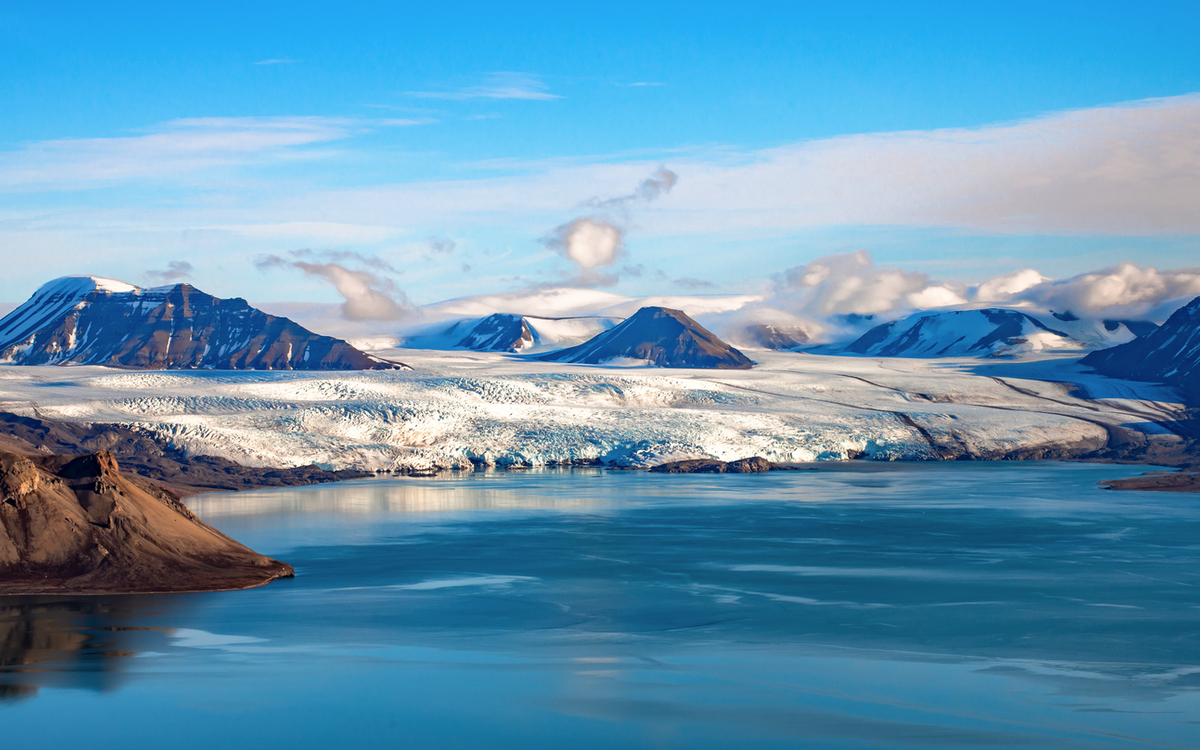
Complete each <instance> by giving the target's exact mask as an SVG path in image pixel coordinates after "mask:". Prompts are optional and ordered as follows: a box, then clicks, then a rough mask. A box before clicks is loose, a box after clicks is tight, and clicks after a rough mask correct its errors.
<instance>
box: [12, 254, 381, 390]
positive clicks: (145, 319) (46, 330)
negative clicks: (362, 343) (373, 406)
mask: <svg viewBox="0 0 1200 750" xmlns="http://www.w3.org/2000/svg"><path fill="white" fill-rule="evenodd" d="M0 361H2V362H10V363H13V364H21V365H41V364H73V365H85V364H86V365H93V364H99V365H109V366H115V367H129V368H138V369H217V370H248V369H253V370H380V369H398V368H403V367H404V365H400V364H398V363H394V362H388V361H386V360H383V359H380V358H378V357H372V356H371V355H369V354H365V353H363V352H360V351H358V350H357V349H355V348H354V347H352V346H350V345H349V344H347V343H346V342H345V341H342V340H340V339H335V338H330V337H328V336H319V335H317V334H315V333H312V332H311V331H308V330H306V329H304V328H302V327H300V326H299V325H297V324H296V323H293V322H292V321H290V320H288V319H287V318H278V317H275V316H273V315H268V314H266V313H264V312H262V311H260V310H257V309H255V308H253V307H251V306H250V305H249V304H247V303H246V301H245V300H243V299H218V298H216V297H213V296H212V295H209V294H205V293H204V292H201V291H199V290H198V289H196V288H194V287H192V286H191V285H189V284H176V285H174V286H164V287H156V288H153V289H139V288H137V287H135V286H132V285H130V284H124V283H121V282H117V281H112V280H110V279H100V278H97V277H92V276H68V277H64V278H61V279H56V280H55V281H52V282H50V283H48V284H46V285H45V286H43V287H42V288H41V289H39V290H38V291H37V292H35V293H34V295H33V297H31V298H30V299H29V301H28V302H26V303H25V304H23V305H21V306H20V307H18V308H17V309H15V310H13V311H12V312H11V313H9V314H8V315H6V316H5V317H4V318H3V319H2V320H0Z"/></svg>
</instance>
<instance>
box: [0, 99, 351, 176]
mask: <svg viewBox="0 0 1200 750" xmlns="http://www.w3.org/2000/svg"><path fill="white" fill-rule="evenodd" d="M356 127H357V124H356V123H355V122H354V121H352V120H348V119H343V118H330V117H205V118H189V119H181V120H172V121H171V122H167V123H164V124H163V125H160V126H158V127H156V128H153V129H151V130H150V132H146V133H142V134H138V135H131V136H122V137H116V138H65V139H60V140H52V141H39V142H37V143H33V144H30V145H29V146H27V147H25V148H24V149H21V150H18V151H9V152H5V153H0V189H2V188H9V189H14V188H15V189H21V188H39V187H40V188H51V189H53V188H56V187H58V188H64V187H65V188H69V187H76V186H84V185H86V184H88V183H96V182H106V181H114V180H126V179H156V178H161V177H166V176H170V175H177V174H182V173H188V172H194V171H197V170H201V169H206V168H211V167H218V166H224V165H230V164H245V163H251V162H257V161H265V160H269V159H272V158H282V157H285V156H289V155H293V154H294V152H295V150H296V149H299V148H302V147H305V146H311V145H314V144H320V143H327V142H330V141H336V140H339V139H342V138H346V137H347V136H349V135H350V134H351V133H352V132H353V131H354V130H355V128H356Z"/></svg>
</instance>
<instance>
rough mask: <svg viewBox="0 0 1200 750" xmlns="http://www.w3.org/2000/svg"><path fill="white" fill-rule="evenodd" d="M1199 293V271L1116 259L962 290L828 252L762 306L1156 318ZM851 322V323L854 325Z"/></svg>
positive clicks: (782, 279)
mask: <svg viewBox="0 0 1200 750" xmlns="http://www.w3.org/2000/svg"><path fill="white" fill-rule="evenodd" d="M1195 296H1200V269H1195V268H1185V269H1178V270H1168V271H1160V270H1159V269H1157V268H1154V267H1150V266H1138V265H1136V264H1134V263H1121V264H1118V265H1116V266H1112V267H1111V268H1106V269H1103V270H1100V271H1095V272H1091V273H1085V274H1081V275H1079V276H1075V277H1072V278H1069V279H1048V278H1046V277H1045V276H1043V275H1042V274H1041V273H1039V272H1038V271H1036V270H1034V269H1031V268H1025V269H1021V270H1018V271H1013V272H1011V273H1007V274H1004V275H1001V276H996V277H994V278H991V279H987V280H985V281H983V282H982V283H980V284H978V285H976V286H973V287H967V286H964V285H960V284H956V283H952V282H946V281H938V280H933V279H930V278H929V277H928V276H927V275H926V274H923V273H919V272H915V271H905V270H902V269H899V268H881V267H879V266H876V265H875V263H874V261H873V260H872V258H871V255H870V253H868V252H867V251H865V250H859V251H858V252H855V253H845V254H840V255H830V256H826V257H823V258H817V259H815V260H813V261H811V262H809V263H808V264H806V265H803V266H796V267H794V268H790V269H788V270H787V271H785V272H784V273H782V274H779V275H778V276H777V277H776V279H775V288H774V293H773V294H772V296H771V298H770V300H769V303H770V304H771V305H773V306H776V307H779V308H782V309H786V310H789V311H790V312H792V313H795V314H799V315H802V316H807V318H808V319H810V320H821V321H824V322H825V323H826V324H828V325H829V326H830V329H829V330H833V331H835V332H836V330H837V329H839V328H843V327H845V326H844V325H843V324H842V323H840V322H839V319H841V320H842V321H845V319H847V318H851V317H852V318H861V317H864V316H872V319H874V320H880V319H884V320H886V319H891V318H896V317H899V316H901V315H905V314H907V313H910V312H913V311H916V310H930V309H935V308H955V307H963V308H980V307H988V306H995V307H1019V308H1024V309H1032V310H1042V311H1051V310H1052V311H1056V312H1060V313H1066V312H1070V313H1072V314H1074V315H1076V316H1079V317H1083V318H1092V319H1105V318H1117V319H1135V320H1137V319H1141V320H1162V319H1164V318H1166V317H1167V316H1168V315H1169V314H1170V313H1171V312H1173V311H1174V310H1175V309H1176V308H1177V307H1178V306H1179V305H1180V304H1181V303H1182V301H1186V300H1189V299H1191V298H1192V297H1195ZM856 325H857V324H856Z"/></svg>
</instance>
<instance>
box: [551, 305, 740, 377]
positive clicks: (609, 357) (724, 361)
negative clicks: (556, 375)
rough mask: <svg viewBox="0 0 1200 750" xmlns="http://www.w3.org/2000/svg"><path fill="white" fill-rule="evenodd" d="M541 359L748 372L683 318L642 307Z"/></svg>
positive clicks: (728, 349)
mask: <svg viewBox="0 0 1200 750" xmlns="http://www.w3.org/2000/svg"><path fill="white" fill-rule="evenodd" d="M541 359H543V360H546V361H553V362H578V363H582V364H604V363H606V362H612V361H614V360H643V361H645V362H647V363H649V364H652V365H656V366H658V367H688V368H718V369H737V370H745V369H749V368H751V367H753V366H754V363H753V362H751V361H750V359H749V358H748V357H746V355H744V354H742V353H741V352H739V351H738V350H737V349H734V348H733V347H732V346H730V345H729V344H726V343H725V342H724V341H722V340H721V339H719V338H717V337H716V336H715V335H714V334H713V333H712V332H711V331H709V330H707V329H706V328H704V326H702V325H700V324H699V323H697V322H696V321H694V320H692V318H691V317H689V316H688V315H687V313H685V312H683V311H682V310H674V309H672V308H669V307H643V308H641V309H640V310H638V311H637V312H636V313H634V314H633V315H631V316H630V317H629V318H627V319H626V320H625V322H623V323H621V324H620V325H618V326H616V327H615V328H613V329H611V330H609V331H605V332H604V333H602V334H600V335H598V336H596V337H594V338H592V339H590V340H589V341H586V342H584V343H583V344H580V345H579V346H573V347H571V348H569V349H562V350H560V351H557V352H551V353H550V354H546V355H543V356H542V357H541Z"/></svg>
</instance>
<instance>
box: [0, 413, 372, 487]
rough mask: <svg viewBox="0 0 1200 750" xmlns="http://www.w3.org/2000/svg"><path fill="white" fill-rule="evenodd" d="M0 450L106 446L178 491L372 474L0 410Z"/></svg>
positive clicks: (129, 466)
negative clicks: (252, 458) (263, 462)
mask: <svg viewBox="0 0 1200 750" xmlns="http://www.w3.org/2000/svg"><path fill="white" fill-rule="evenodd" d="M0 451H8V452H13V453H22V454H26V455H30V456H40V455H48V454H77V453H92V452H96V451H108V452H110V453H112V454H113V455H114V456H115V457H116V459H117V460H118V461H120V462H121V465H122V466H124V467H125V468H126V469H127V470H130V471H132V472H134V473H136V474H138V475H139V476H142V477H145V478H147V479H150V480H152V481H154V482H157V483H159V484H163V485H166V486H167V487H169V488H170V489H171V491H172V492H174V493H175V494H177V495H182V496H187V495H194V494H196V493H199V492H214V491H215V492H222V491H233V490H253V489H259V488H263V487H293V486H297V485H304V484H317V483H320V482H336V481H342V480H346V479H359V478H362V477H367V476H371V475H370V474H368V473H366V472H361V471H347V470H341V471H329V470H326V469H322V468H320V467H317V466H299V467H295V468H290V469H278V468H262V467H255V466H242V465H241V464H237V463H234V462H233V461H230V460H228V459H225V458H220V457H217V456H189V455H188V454H186V453H185V452H184V451H182V450H180V449H178V448H175V447H173V446H171V445H169V444H167V443H165V442H162V441H159V440H156V439H155V438H154V437H152V436H151V435H149V434H146V433H143V432H139V431H138V430H135V429H133V428H131V427H126V426H124V425H115V424H92V425H85V424H76V423H73V422H55V421H51V420H45V419H37V418H36V417H22V416H20V415H17V414H10V413H8V412H0Z"/></svg>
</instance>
